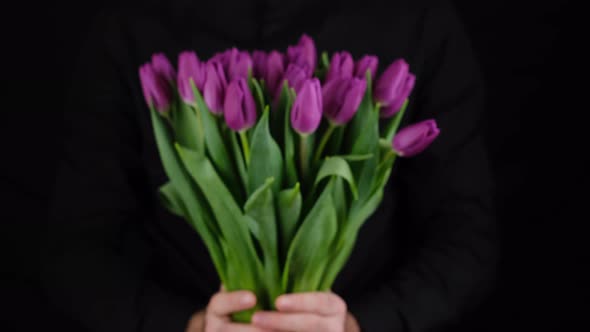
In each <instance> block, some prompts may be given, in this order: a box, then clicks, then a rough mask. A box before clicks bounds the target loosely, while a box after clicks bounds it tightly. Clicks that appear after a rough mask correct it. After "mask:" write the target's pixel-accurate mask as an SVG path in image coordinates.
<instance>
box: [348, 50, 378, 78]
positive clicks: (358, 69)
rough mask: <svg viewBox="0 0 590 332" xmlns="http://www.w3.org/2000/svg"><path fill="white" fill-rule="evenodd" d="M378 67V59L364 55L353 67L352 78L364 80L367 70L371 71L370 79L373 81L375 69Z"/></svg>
mask: <svg viewBox="0 0 590 332" xmlns="http://www.w3.org/2000/svg"><path fill="white" fill-rule="evenodd" d="M378 66H379V58H377V57H376V56H374V55H365V56H363V57H362V58H360V59H359V60H358V61H357V62H356V64H355V65H354V76H355V77H358V78H365V77H366V75H367V70H370V71H371V78H373V79H375V74H377V67H378Z"/></svg>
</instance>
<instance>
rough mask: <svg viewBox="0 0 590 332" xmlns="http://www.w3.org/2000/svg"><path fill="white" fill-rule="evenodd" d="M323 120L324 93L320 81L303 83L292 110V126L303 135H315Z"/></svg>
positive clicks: (313, 80)
mask: <svg viewBox="0 0 590 332" xmlns="http://www.w3.org/2000/svg"><path fill="white" fill-rule="evenodd" d="M321 120H322V91H321V87H320V81H319V80H318V79H317V78H311V79H308V80H306V81H305V82H304V83H303V86H302V88H301V92H300V93H299V94H298V95H297V98H295V102H294V103H293V108H292V109H291V125H292V126H293V129H295V131H297V132H298V133H299V134H301V135H307V134H311V133H313V132H314V131H315V130H316V129H317V128H318V126H319V125H320V121H321Z"/></svg>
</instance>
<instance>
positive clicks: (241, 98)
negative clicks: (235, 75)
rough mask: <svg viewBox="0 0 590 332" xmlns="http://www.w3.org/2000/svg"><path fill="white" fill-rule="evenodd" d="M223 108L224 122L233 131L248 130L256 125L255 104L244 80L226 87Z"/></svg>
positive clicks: (238, 80)
mask: <svg viewBox="0 0 590 332" xmlns="http://www.w3.org/2000/svg"><path fill="white" fill-rule="evenodd" d="M223 108H224V109H223V115H224V117H225V122H226V123H227V126H228V127H230V128H231V129H232V130H234V131H242V130H246V129H249V128H251V127H252V126H253V125H254V123H256V103H255V102H254V97H253V96H252V92H251V91H250V88H248V83H247V82H246V79H245V78H243V77H242V78H239V79H237V80H236V81H233V82H231V83H230V84H229V85H228V86H227V90H226V93H225V102H224V107H223Z"/></svg>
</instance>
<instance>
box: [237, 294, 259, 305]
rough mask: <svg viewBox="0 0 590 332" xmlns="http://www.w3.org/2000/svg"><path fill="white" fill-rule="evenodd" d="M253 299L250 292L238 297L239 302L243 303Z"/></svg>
mask: <svg viewBox="0 0 590 332" xmlns="http://www.w3.org/2000/svg"><path fill="white" fill-rule="evenodd" d="M254 301H256V299H254V296H252V294H244V295H243V296H242V297H241V298H240V302H241V303H242V304H244V305H247V304H252V303H253V302H254Z"/></svg>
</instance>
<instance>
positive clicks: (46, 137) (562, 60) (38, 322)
mask: <svg viewBox="0 0 590 332" xmlns="http://www.w3.org/2000/svg"><path fill="white" fill-rule="evenodd" d="M115 3H118V2H116V1H114V0H109V1H98V0H92V1H78V2H73V1H69V2H61V3H50V2H47V3H44V4H35V3H31V2H20V3H14V2H13V3H12V6H13V7H12V9H10V8H5V9H3V10H2V14H1V15H2V16H4V17H2V19H1V20H0V31H2V32H1V33H2V40H1V42H0V43H1V44H0V45H2V48H1V53H2V56H3V60H2V62H1V65H0V68H2V70H1V71H0V82H1V83H2V86H4V85H7V86H9V88H8V89H6V88H2V89H1V90H0V93H1V95H0V102H1V104H0V114H1V115H2V117H1V119H0V123H2V130H1V131H2V136H1V137H0V138H1V141H2V145H1V149H2V150H1V152H0V153H1V154H0V156H1V157H0V158H1V159H0V160H1V162H0V164H1V165H2V167H1V170H2V172H1V173H0V174H1V176H2V180H1V181H0V183H1V184H2V189H3V192H4V196H5V197H3V200H2V208H1V210H2V212H1V213H2V215H1V218H0V225H1V226H0V234H1V238H0V243H1V244H0V246H1V247H0V249H1V251H0V252H2V260H1V261H0V266H1V269H2V270H1V271H0V280H1V281H0V302H5V304H7V307H8V311H6V309H4V310H3V311H2V313H1V314H0V319H1V320H3V322H2V324H1V325H0V330H2V331H41V330H43V331H45V330H51V331H82V330H81V329H79V328H78V327H76V326H74V325H73V324H72V323H71V322H70V321H69V320H68V319H67V318H66V317H60V316H59V315H57V314H56V313H55V312H54V311H53V310H52V309H51V308H50V307H49V306H47V305H46V303H45V301H44V299H43V295H42V293H41V291H40V289H39V287H38V263H39V258H38V257H39V251H38V250H39V248H38V245H37V243H38V240H39V237H40V236H42V235H43V234H44V228H45V227H46V221H45V209H46V205H47V199H48V198H49V193H50V190H51V183H52V180H53V171H54V167H55V156H54V152H53V149H54V148H55V146H56V144H58V143H59V139H60V109H59V107H56V105H59V104H60V103H61V102H62V98H63V91H64V88H65V87H66V85H67V84H68V82H69V76H70V69H69V65H70V63H72V61H73V60H74V59H75V58H76V55H77V51H78V47H79V45H80V43H81V41H82V40H83V38H84V36H85V32H86V28H87V27H88V23H89V22H90V20H91V19H92V18H93V17H94V15H96V14H97V13H98V11H99V10H100V9H101V8H104V7H106V6H109V5H112V4H115ZM454 3H455V4H456V6H457V9H458V10H459V12H460V14H461V17H462V19H463V20H464V23H465V25H466V27H467V29H468V33H469V35H470V37H471V38H472V43H473V46H474V48H475V51H476V54H477V55H478V57H479V60H480V62H481V64H482V65H483V70H484V74H485V78H486V81H487V83H488V89H489V90H488V92H489V96H488V100H489V102H488V109H487V113H486V124H487V127H486V129H487V132H486V139H487V143H488V147H489V149H490V153H491V156H492V162H493V170H494V175H495V177H496V185H497V197H496V198H497V205H498V216H499V222H500V226H501V230H502V261H501V266H500V278H499V281H498V283H497V285H496V289H495V291H494V293H493V294H492V296H491V297H490V298H488V299H487V300H486V302H485V304H484V305H483V306H482V307H479V308H474V313H473V314H472V315H470V317H469V318H468V319H466V320H465V321H464V322H463V323H462V324H460V326H458V327H457V331H507V330H510V331H511V330H520V331H535V330H542V331H566V330H569V329H576V330H588V328H589V326H590V324H588V323H589V322H590V312H589V311H590V310H589V309H590V305H589V304H588V301H589V300H590V291H589V288H590V286H589V285H588V281H589V280H590V274H589V273H588V272H587V271H586V270H587V269H586V267H588V263H589V262H590V255H589V250H588V249H589V246H588V235H587V234H588V233H585V232H584V231H583V230H584V226H585V225H584V224H585V223H588V222H589V221H590V218H588V217H587V213H586V210H587V208H586V207H587V205H588V196H589V195H588V189H587V188H588V186H589V185H590V183H589V181H588V175H587V172H586V170H587V169H588V162H587V161H586V158H585V155H586V154H587V152H586V151H587V150H588V148H587V145H586V144H585V143H586V142H585V132H586V128H585V127H586V126H585V123H584V121H583V120H582V118H583V117H585V115H586V113H587V111H588V107H587V105H588V104H587V103H584V101H585V100H586V99H587V98H586V96H585V94H587V92H586V91H585V90H586V85H587V80H586V82H585V78H584V76H583V75H582V73H581V69H582V56H581V54H580V52H579V50H580V49H581V47H579V46H580V45H582V44H584V43H586V41H587V39H588V38H587V37H586V36H585V35H584V33H583V30H582V25H583V23H584V22H583V21H582V17H581V15H578V13H580V9H578V8H574V3H575V2H574V1H560V2H558V1H553V2H545V3H542V2H538V1H515V0H512V1H509V0H498V1H480V0H476V1H473V0H455V1H454ZM578 17H579V18H578ZM579 81H580V82H579ZM582 326H584V327H585V328H584V327H582Z"/></svg>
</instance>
